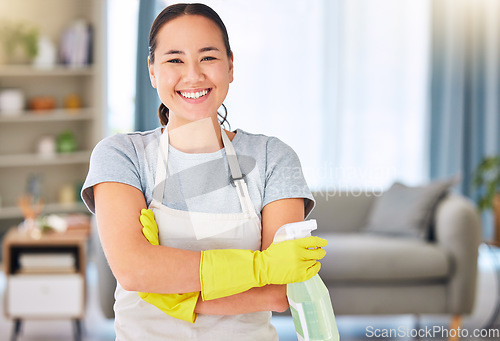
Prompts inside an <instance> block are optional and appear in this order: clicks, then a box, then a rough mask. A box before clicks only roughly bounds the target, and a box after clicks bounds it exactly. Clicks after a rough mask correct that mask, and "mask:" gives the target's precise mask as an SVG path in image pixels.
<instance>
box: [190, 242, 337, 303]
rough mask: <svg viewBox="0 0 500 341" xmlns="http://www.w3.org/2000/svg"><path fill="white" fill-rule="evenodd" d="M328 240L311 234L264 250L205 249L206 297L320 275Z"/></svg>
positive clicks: (203, 281)
mask: <svg viewBox="0 0 500 341" xmlns="http://www.w3.org/2000/svg"><path fill="white" fill-rule="evenodd" d="M326 244H327V241H326V240H325V239H322V238H319V237H307V238H301V239H295V240H287V241H283V242H281V243H277V244H272V245H271V246H269V248H268V249H267V250H264V251H251V250H233V249H225V250H207V251H202V253H201V263H200V283H201V297H202V298H203V300H204V301H205V300H213V299H216V298H220V297H225V296H230V295H234V294H237V293H240V292H243V291H246V290H248V289H250V288H253V287H261V286H264V285H267V284H288V283H294V282H302V281H305V280H308V279H309V278H311V277H313V276H314V275H316V274H317V273H318V271H319V269H320V267H321V264H320V263H319V262H318V261H317V260H318V259H321V258H323V257H324V256H325V254H326V251H325V250H323V249H321V247H323V246H326Z"/></svg>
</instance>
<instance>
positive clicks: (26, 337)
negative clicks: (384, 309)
mask: <svg viewBox="0 0 500 341" xmlns="http://www.w3.org/2000/svg"><path fill="white" fill-rule="evenodd" d="M499 256H500V255H499ZM479 270H480V271H479V277H478V288H477V295H478V296H477V302H476V307H475V309H474V312H473V314H472V315H471V316H466V317H464V319H463V324H462V328H464V329H465V330H466V332H464V331H463V333H468V334H469V335H470V336H471V335H472V333H473V332H474V331H475V330H476V329H477V330H478V331H479V332H482V333H483V335H486V333H488V330H486V329H484V326H485V324H486V322H487V321H488V320H489V318H490V317H491V315H492V313H493V310H494V306H495V304H496V301H497V298H498V296H497V293H498V290H499V289H498V286H497V277H496V273H495V272H494V271H493V264H492V262H491V259H490V257H489V255H488V254H487V253H486V252H485V250H484V249H481V250H480V260H479ZM88 281H89V295H88V303H87V314H86V317H85V320H84V337H83V340H82V341H111V340H114V339H115V335H114V330H113V321H112V320H106V319H105V318H104V317H103V315H102V313H101V312H100V310H99V308H98V304H97V294H96V293H97V288H96V272H95V268H94V266H93V265H92V264H90V265H89V268H88ZM4 290H5V277H4V275H3V273H0V293H2V295H0V306H2V307H3V292H4ZM449 323H450V317H448V316H427V315H424V316H421V317H420V319H419V320H417V318H416V317H415V316H411V315H403V316H337V324H338V327H339V330H340V335H341V340H342V341H361V340H433V341H438V340H446V339H447V338H446V337H443V336H445V329H447V328H448V326H449ZM273 324H274V325H275V326H276V328H277V330H278V334H279V336H280V341H292V340H294V341H295V340H297V337H296V335H295V330H294V327H293V322H292V320H291V318H289V317H282V316H279V317H273ZM499 324H500V318H499V320H498V322H497V323H496V325H495V326H494V328H496V330H491V331H490V332H496V333H497V335H498V332H499V329H500V326H499ZM12 326H13V324H12V321H10V320H8V319H5V318H4V317H3V314H2V315H0V340H9V337H10V335H11V330H12ZM429 330H431V331H432V330H435V331H439V330H441V331H442V332H441V333H439V332H435V333H434V334H433V333H431V332H429ZM418 331H420V333H421V335H422V336H423V337H421V338H418V337H417V338H413V337H412V335H413V334H415V333H417V332H418ZM426 331H427V334H425V333H426ZM72 333H73V330H72V324H71V322H70V321H65V320H55V321H54V320H42V321H41V320H27V321H25V322H24V323H23V326H22V333H21V335H20V337H19V338H18V341H66V340H72ZM391 333H392V334H391ZM391 335H393V336H394V337H391ZM429 335H431V337H429ZM462 335H464V334H462ZM499 336H500V335H499ZM461 340H464V341H467V340H470V341H479V340H500V337H494V336H491V335H490V337H476V338H474V337H467V338H461Z"/></svg>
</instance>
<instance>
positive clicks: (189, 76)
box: [185, 63, 204, 83]
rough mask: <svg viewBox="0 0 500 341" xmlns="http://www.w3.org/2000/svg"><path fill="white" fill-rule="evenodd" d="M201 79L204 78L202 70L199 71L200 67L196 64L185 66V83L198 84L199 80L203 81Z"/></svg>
mask: <svg viewBox="0 0 500 341" xmlns="http://www.w3.org/2000/svg"><path fill="white" fill-rule="evenodd" d="M203 78H204V74H203V70H202V69H201V67H200V65H198V64H197V63H191V64H189V65H188V66H187V69H186V75H185V79H186V81H189V82H193V83H194V82H198V81H200V80H203Z"/></svg>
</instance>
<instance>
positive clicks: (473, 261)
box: [435, 194, 481, 314]
mask: <svg viewBox="0 0 500 341" xmlns="http://www.w3.org/2000/svg"><path fill="white" fill-rule="evenodd" d="M480 231H481V224H480V219H479V214H478V212H477V210H476V207H475V205H474V204H473V203H472V202H471V201H470V200H469V199H467V198H465V197H463V196H461V195H457V194H450V195H448V196H447V197H446V198H444V199H443V200H442V201H441V203H440V204H439V205H438V207H437V211H436V219H435V236H436V241H437V243H438V245H439V246H441V247H443V248H444V249H445V250H446V252H447V254H448V255H449V257H450V258H451V274H450V278H449V282H448V289H447V295H448V297H447V301H448V311H449V312H450V313H451V314H464V313H470V312H472V309H473V306H474V299H475V295H476V278H477V276H476V274H477V259H478V247H479V244H480V234H481V233H480Z"/></svg>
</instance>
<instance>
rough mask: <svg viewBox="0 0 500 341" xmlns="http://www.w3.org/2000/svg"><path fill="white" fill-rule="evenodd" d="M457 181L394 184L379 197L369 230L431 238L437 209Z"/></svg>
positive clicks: (368, 223)
mask: <svg viewBox="0 0 500 341" xmlns="http://www.w3.org/2000/svg"><path fill="white" fill-rule="evenodd" d="M456 181H457V180H456V179H455V178H453V179H448V180H440V181H435V182H432V183H430V184H429V185H426V186H418V187H409V186H406V185H404V184H402V183H399V182H396V183H394V184H393V185H392V186H391V187H390V188H389V189H388V190H387V191H386V192H384V193H382V195H381V196H380V197H378V198H377V199H376V201H375V203H374V205H373V208H372V210H371V212H370V214H369V217H368V222H367V224H366V226H365V228H364V230H365V232H367V233H376V234H385V235H392V236H401V237H414V238H422V239H426V238H428V236H429V233H430V227H431V224H432V218H433V216H434V211H435V208H436V206H437V204H438V202H439V201H440V199H442V198H443V197H444V196H445V195H446V194H447V193H448V190H449V188H450V187H451V186H453V185H454V184H455V183H456Z"/></svg>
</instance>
